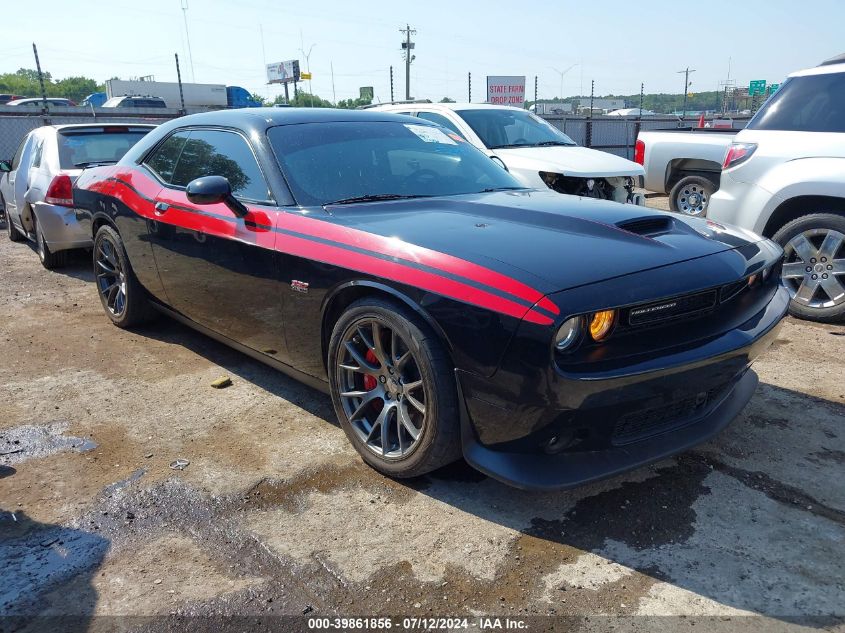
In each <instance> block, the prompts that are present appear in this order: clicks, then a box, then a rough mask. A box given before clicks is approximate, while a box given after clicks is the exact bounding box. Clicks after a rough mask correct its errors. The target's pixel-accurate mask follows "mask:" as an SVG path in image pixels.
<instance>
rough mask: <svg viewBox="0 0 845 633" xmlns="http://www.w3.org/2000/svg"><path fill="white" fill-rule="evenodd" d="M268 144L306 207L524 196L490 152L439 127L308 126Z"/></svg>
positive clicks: (274, 131)
mask: <svg viewBox="0 0 845 633" xmlns="http://www.w3.org/2000/svg"><path fill="white" fill-rule="evenodd" d="M267 136H268V138H269V139H270V144H271V145H272V147H273V152H274V153H275V155H276V158H277V159H278V161H279V164H280V165H281V167H282V172H283V173H284V175H285V178H286V179H287V182H288V185H289V186H290V188H291V191H292V192H293V195H294V198H295V199H296V201H297V203H298V204H301V205H303V206H316V205H327V204H354V203H357V202H370V201H378V200H399V199H402V198H423V197H430V196H452V195H458V194H467V193H481V192H485V191H502V190H508V189H524V187H523V186H522V185H521V184H520V183H519V182H518V181H517V180H516V179H515V178H514V177H513V176H511V175H510V174H509V173H508V172H506V171H505V170H504V169H502V168H501V167H500V166H499V165H498V164H496V163H495V162H494V161H493V160H491V159H490V158H489V157H488V156H486V155H485V154H484V153H483V152H481V151H480V150H478V149H476V148H475V147H473V146H472V145H470V144H469V143H467V142H466V141H464V140H463V139H462V138H461V137H460V136H458V135H457V134H453V133H451V132H450V131H449V130H447V129H445V128H442V127H438V126H434V125H428V124H422V123H420V124H413V123H399V122H393V121H389V122H388V121H366V122H361V121H345V122H331V123H329V122H321V123H302V124H297V125H280V126H277V127H273V128H270V129H269V130H268V132H267Z"/></svg>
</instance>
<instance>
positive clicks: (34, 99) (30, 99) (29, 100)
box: [6, 97, 70, 105]
mask: <svg viewBox="0 0 845 633" xmlns="http://www.w3.org/2000/svg"><path fill="white" fill-rule="evenodd" d="M43 100H44V99H42V98H41V97H26V98H25V99H13V100H12V101H9V103H7V104H6V105H15V104H21V103H35V102H38V101H43ZM47 101H70V99H66V98H65V97H47Z"/></svg>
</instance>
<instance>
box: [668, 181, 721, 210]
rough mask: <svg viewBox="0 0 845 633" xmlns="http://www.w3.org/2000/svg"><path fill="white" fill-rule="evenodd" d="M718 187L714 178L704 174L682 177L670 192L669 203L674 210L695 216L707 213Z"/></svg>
mask: <svg viewBox="0 0 845 633" xmlns="http://www.w3.org/2000/svg"><path fill="white" fill-rule="evenodd" d="M716 189H718V186H716V185H715V184H714V183H713V181H712V180H709V179H708V178H705V177H704V176H687V177H686V178H681V179H680V180H679V181H678V182H677V183H675V186H674V187H672V191H670V192H669V204H670V206H671V208H672V211H674V212H675V213H682V214H684V215H689V216H691V217H694V218H703V217H704V216H706V215H707V205H708V204H709V203H710V196H712V195H713V193H714V192H715V191H716Z"/></svg>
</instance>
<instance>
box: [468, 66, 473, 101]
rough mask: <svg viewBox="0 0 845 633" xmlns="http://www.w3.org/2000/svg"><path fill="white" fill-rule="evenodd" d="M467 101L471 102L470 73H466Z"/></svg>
mask: <svg viewBox="0 0 845 633" xmlns="http://www.w3.org/2000/svg"><path fill="white" fill-rule="evenodd" d="M467 101H468V102H469V103H472V73H467Z"/></svg>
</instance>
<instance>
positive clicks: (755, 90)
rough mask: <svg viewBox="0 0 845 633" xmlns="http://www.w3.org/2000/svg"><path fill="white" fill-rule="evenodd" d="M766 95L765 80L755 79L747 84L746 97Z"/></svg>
mask: <svg viewBox="0 0 845 633" xmlns="http://www.w3.org/2000/svg"><path fill="white" fill-rule="evenodd" d="M765 93H766V80H765V79H755V80H754V81H752V82H751V83H750V84H748V95H749V96H751V97H754V96H756V95H762V94H765Z"/></svg>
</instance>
